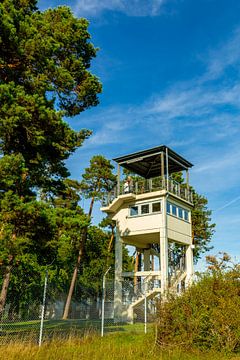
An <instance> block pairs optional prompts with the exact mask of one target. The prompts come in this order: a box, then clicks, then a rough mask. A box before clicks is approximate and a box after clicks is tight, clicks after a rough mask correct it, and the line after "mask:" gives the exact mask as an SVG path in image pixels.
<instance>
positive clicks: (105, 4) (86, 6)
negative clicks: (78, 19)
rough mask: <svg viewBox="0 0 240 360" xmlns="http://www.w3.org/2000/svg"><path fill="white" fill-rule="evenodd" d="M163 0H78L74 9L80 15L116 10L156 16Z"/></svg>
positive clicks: (130, 13)
mask: <svg viewBox="0 0 240 360" xmlns="http://www.w3.org/2000/svg"><path fill="white" fill-rule="evenodd" d="M164 1H165V0H101V1H99V0H78V1H77V3H76V5H75V8H74V11H75V12H76V13H77V14H78V15H80V16H96V15H99V14H100V13H102V12H104V11H118V12H122V13H124V14H126V15H128V16H156V15H158V14H159V12H160V10H161V7H162V5H163V3H164Z"/></svg>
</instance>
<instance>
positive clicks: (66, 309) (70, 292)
mask: <svg viewBox="0 0 240 360" xmlns="http://www.w3.org/2000/svg"><path fill="white" fill-rule="evenodd" d="M93 205H94V197H93V198H92V199H91V203H90V207H89V212H88V216H89V217H91V215H92V211H93ZM87 230H88V227H85V228H84V229H83V233H82V241H81V245H80V249H79V253H78V257H77V262H76V265H75V267H74V270H73V275H72V280H71V285H70V287H69V290H68V296H67V300H66V304H65V307H64V312H63V317H62V319H63V320H67V318H68V316H69V310H70V305H71V301H72V295H73V291H74V287H75V283H76V280H77V274H78V269H79V266H80V263H81V260H82V257H83V252H84V248H85V242H86V240H87Z"/></svg>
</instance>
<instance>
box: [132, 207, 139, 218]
mask: <svg viewBox="0 0 240 360" xmlns="http://www.w3.org/2000/svg"><path fill="white" fill-rule="evenodd" d="M137 215H138V206H131V207H130V216H137Z"/></svg>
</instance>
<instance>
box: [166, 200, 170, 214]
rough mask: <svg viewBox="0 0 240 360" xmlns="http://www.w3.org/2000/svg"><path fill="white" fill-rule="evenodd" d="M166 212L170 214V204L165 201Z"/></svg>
mask: <svg viewBox="0 0 240 360" xmlns="http://www.w3.org/2000/svg"><path fill="white" fill-rule="evenodd" d="M167 213H168V214H171V204H170V203H169V202H167Z"/></svg>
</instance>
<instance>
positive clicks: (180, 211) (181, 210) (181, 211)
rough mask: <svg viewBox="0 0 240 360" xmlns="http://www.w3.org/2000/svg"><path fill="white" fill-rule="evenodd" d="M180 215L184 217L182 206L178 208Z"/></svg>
mask: <svg viewBox="0 0 240 360" xmlns="http://www.w3.org/2000/svg"><path fill="white" fill-rule="evenodd" d="M178 217H180V218H181V219H183V209H182V208H180V207H179V208H178Z"/></svg>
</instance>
